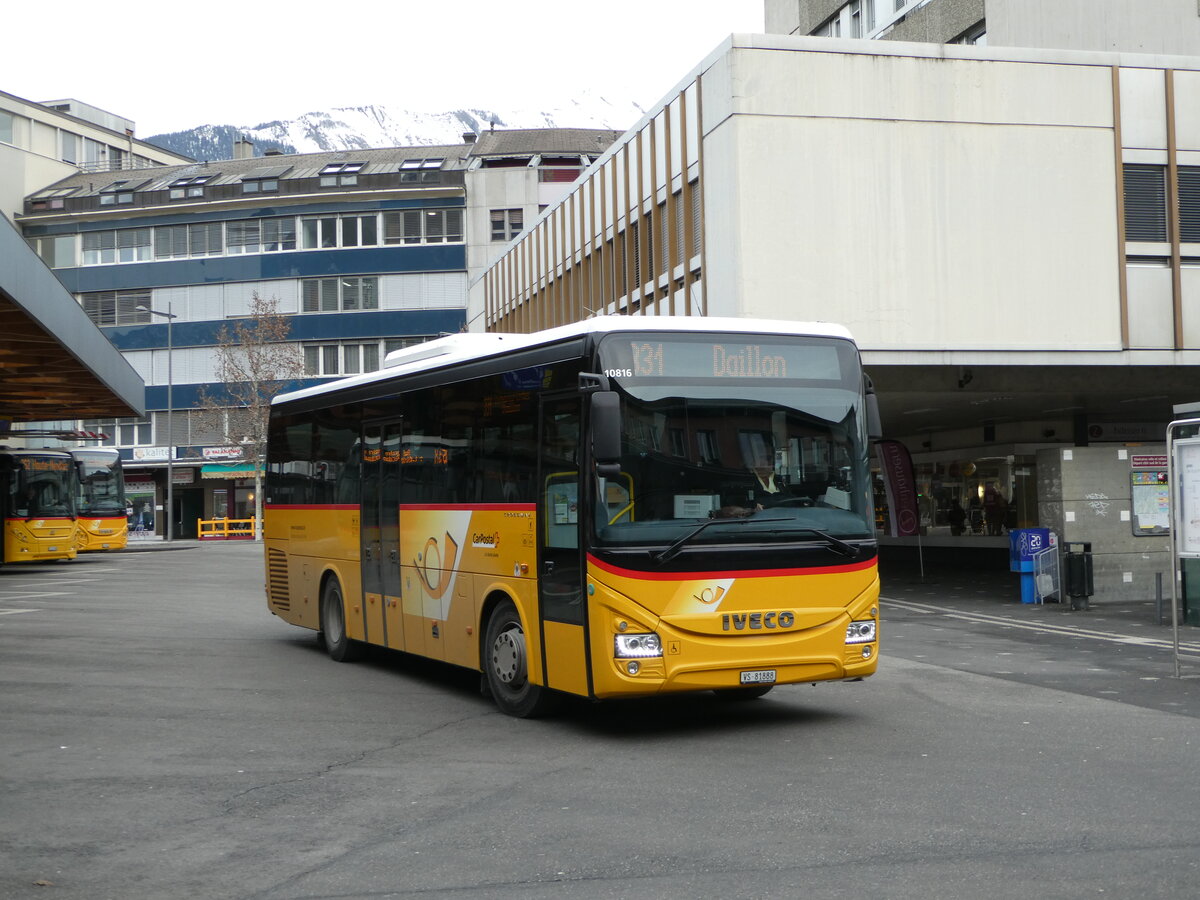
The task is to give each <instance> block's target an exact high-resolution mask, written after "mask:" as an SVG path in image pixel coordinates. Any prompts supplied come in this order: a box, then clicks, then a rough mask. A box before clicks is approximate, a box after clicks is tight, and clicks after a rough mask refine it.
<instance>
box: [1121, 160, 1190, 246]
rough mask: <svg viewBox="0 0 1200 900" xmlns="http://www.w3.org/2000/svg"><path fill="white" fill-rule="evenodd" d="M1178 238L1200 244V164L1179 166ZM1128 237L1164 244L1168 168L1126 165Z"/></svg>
mask: <svg viewBox="0 0 1200 900" xmlns="http://www.w3.org/2000/svg"><path fill="white" fill-rule="evenodd" d="M1177 175H1178V186H1179V222H1178V226H1179V240H1180V241H1181V242H1182V243H1185V244H1189V243H1200V166H1179V167H1178V169H1177ZM1123 176H1124V184H1125V240H1127V241H1147V242H1152V243H1162V242H1165V241H1167V240H1169V237H1168V234H1169V232H1168V228H1167V167H1166V166H1159V165H1141V164H1132V163H1130V164H1126V165H1125V166H1124V167H1123Z"/></svg>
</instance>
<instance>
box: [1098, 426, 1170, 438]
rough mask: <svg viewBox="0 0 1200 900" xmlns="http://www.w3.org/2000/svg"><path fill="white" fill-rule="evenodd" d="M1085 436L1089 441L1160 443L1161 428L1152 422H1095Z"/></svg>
mask: <svg viewBox="0 0 1200 900" xmlns="http://www.w3.org/2000/svg"><path fill="white" fill-rule="evenodd" d="M1087 434H1088V440H1089V441H1161V440H1162V438H1163V427H1162V426H1161V425H1158V424H1156V423H1153V422H1095V423H1093V424H1091V425H1089V426H1088V430H1087Z"/></svg>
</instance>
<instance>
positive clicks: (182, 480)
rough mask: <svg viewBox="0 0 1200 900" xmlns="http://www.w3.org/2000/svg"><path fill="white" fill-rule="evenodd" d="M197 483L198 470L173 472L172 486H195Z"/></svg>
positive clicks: (187, 469) (188, 469)
mask: <svg viewBox="0 0 1200 900" xmlns="http://www.w3.org/2000/svg"><path fill="white" fill-rule="evenodd" d="M195 481H196V470H195V469H193V468H191V467H188V468H184V469H172V470H171V484H194V483H195Z"/></svg>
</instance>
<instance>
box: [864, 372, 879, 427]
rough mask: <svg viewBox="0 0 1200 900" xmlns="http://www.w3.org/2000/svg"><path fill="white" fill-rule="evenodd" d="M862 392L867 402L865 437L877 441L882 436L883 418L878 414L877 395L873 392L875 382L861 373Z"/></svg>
mask: <svg viewBox="0 0 1200 900" xmlns="http://www.w3.org/2000/svg"><path fill="white" fill-rule="evenodd" d="M863 392H864V397H865V400H866V404H867V407H866V413H867V439H868V440H872V441H878V440H880V439H882V438H883V419H882V417H881V416H880V415H879V397H878V395H877V394H876V393H875V383H874V382H873V381H871V379H870V378H869V377H867V376H866V375H863Z"/></svg>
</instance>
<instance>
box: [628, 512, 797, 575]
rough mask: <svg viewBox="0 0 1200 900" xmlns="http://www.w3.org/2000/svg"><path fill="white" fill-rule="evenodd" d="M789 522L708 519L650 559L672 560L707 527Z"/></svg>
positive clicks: (659, 560)
mask: <svg viewBox="0 0 1200 900" xmlns="http://www.w3.org/2000/svg"><path fill="white" fill-rule="evenodd" d="M790 521H792V520H791V519H756V518H754V517H753V516H746V517H745V518H741V519H709V520H708V521H707V522H701V523H700V524H699V525H697V526H696V527H695V528H693V529H692V530H691V531H689V532H688V533H687V534H685V535H684V536H683V537H681V538H680V539H679V540H677V541H676V542H675V543H673V544H672V545H671V546H670V547H668V548H667V549H666V550H663V551H662V552H661V553H659V554H657V555H656V556H653V557H652V558H653V560H654V561H655V562H658V563H664V562H666V561H667V560H668V559H672V558H673V557H675V556H677V555H678V554H679V551H680V550H682V549H683V546H684V544H686V543H688V541H690V540H691V539H692V538H694V537H695V536H696V535H698V534H699V533H700V532H702V531H703V530H704V529H705V528H707V527H708V526H709V525H744V524H746V523H747V522H755V523H757V524H759V525H762V524H764V523H767V522H790ZM810 530H811V529H810Z"/></svg>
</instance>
